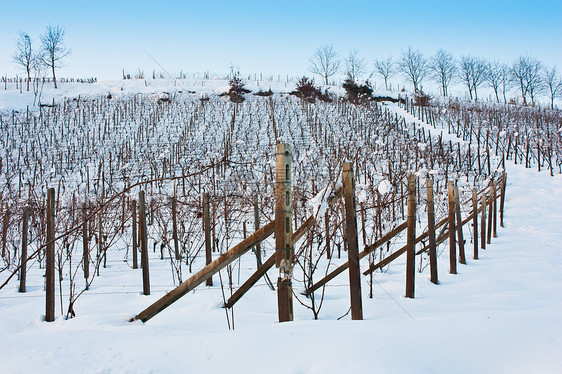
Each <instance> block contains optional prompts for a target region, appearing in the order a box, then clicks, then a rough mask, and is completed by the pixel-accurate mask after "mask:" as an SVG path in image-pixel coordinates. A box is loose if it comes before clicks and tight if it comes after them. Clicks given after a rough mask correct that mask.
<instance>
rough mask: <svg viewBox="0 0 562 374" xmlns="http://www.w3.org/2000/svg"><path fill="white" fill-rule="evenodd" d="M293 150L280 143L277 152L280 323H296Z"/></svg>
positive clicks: (277, 257)
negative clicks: (292, 188) (294, 313)
mask: <svg viewBox="0 0 562 374" xmlns="http://www.w3.org/2000/svg"><path fill="white" fill-rule="evenodd" d="M291 164H292V154H291V147H290V146H289V145H288V144H277V146H276V150H275V172H276V183H275V251H276V258H275V266H276V267H278V268H279V278H278V280H277V306H278V312H279V322H286V321H292V320H293V286H292V282H291V280H292V276H293V255H294V254H293V243H292V235H293V228H292V223H291V222H292V219H291V218H292V213H291V211H292V209H291V208H292V206H293V203H292V200H293V199H292V196H291Z"/></svg>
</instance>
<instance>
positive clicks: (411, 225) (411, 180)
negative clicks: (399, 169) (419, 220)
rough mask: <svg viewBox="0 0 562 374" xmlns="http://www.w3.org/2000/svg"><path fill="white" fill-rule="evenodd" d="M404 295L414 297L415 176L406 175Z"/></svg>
mask: <svg viewBox="0 0 562 374" xmlns="http://www.w3.org/2000/svg"><path fill="white" fill-rule="evenodd" d="M406 237H407V244H406V246H407V249H406V297H408V298H411V299H413V298H414V286H415V274H416V244H415V241H416V176H415V175H414V174H410V175H409V176H408V228H407V231H406Z"/></svg>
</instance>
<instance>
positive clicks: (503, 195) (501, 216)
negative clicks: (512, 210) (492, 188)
mask: <svg viewBox="0 0 562 374" xmlns="http://www.w3.org/2000/svg"><path fill="white" fill-rule="evenodd" d="M506 183H507V174H506V172H505V171H504V172H503V173H502V184H501V195H500V226H501V227H504V226H503V204H504V202H505V184H506Z"/></svg>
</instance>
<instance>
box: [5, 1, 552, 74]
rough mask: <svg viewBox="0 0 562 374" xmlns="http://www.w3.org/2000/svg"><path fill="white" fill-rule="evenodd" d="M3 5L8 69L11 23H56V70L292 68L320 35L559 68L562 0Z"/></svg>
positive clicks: (370, 50) (391, 49) (373, 54)
mask: <svg viewBox="0 0 562 374" xmlns="http://www.w3.org/2000/svg"><path fill="white" fill-rule="evenodd" d="M0 14H2V18H1V21H0V35H1V39H0V74H2V75H4V74H8V75H12V76H13V75H15V74H16V72H17V70H16V65H15V64H14V63H12V62H11V61H12V57H11V56H12V54H13V52H14V40H15V39H16V37H17V33H18V31H19V30H22V31H25V32H27V33H28V34H29V35H30V36H31V37H32V40H33V42H34V45H35V46H36V47H38V46H39V35H40V34H41V33H43V32H44V29H45V27H46V25H49V24H50V25H61V26H63V27H64V28H65V30H66V43H67V45H68V46H69V47H70V48H71V49H72V54H71V55H70V56H68V57H67V58H66V59H65V62H64V63H65V66H64V67H63V68H62V69H60V76H65V77H92V76H95V77H98V78H99V79H119V78H121V71H122V69H125V70H127V71H129V72H131V73H133V72H134V71H136V70H137V69H138V68H140V69H142V70H144V71H145V72H146V73H147V74H148V75H150V74H151V72H152V70H154V69H156V70H157V71H160V70H161V68H160V67H158V65H157V64H156V63H155V62H154V61H153V60H152V59H151V58H150V57H149V56H148V54H150V55H152V56H153V57H154V59H155V60H157V61H158V62H159V63H160V64H161V65H162V66H163V67H164V68H165V69H166V70H167V71H169V72H170V73H174V74H176V73H178V72H179V71H180V70H182V71H184V72H204V71H211V72H216V73H219V74H223V73H226V72H228V67H229V66H230V65H231V64H234V65H236V66H238V67H239V68H240V70H241V71H242V73H245V74H246V73H248V74H249V73H260V72H263V73H264V74H268V75H269V74H275V75H277V74H281V75H285V74H290V75H301V74H308V73H307V66H308V59H309V57H310V55H311V54H312V53H313V52H314V50H315V49H316V48H318V47H319V46H320V45H323V44H333V45H334V47H335V48H336V49H337V50H338V51H339V52H340V54H341V55H346V54H347V53H348V51H349V50H351V49H354V48H356V49H357V50H358V51H359V54H360V55H361V56H362V57H364V58H365V59H366V61H367V62H368V67H369V69H372V66H373V65H372V61H373V60H374V59H375V58H378V57H387V56H394V57H398V56H400V52H401V50H403V49H406V48H408V46H409V45H411V46H412V47H413V48H416V49H419V50H420V51H422V52H423V53H424V54H427V55H430V54H433V53H435V51H436V50H437V49H439V48H444V49H446V50H448V51H450V52H451V53H452V54H453V55H454V56H455V57H460V56H461V55H476V56H481V57H486V58H497V59H500V60H503V61H506V62H511V61H512V60H513V59H514V58H516V57H517V56H519V55H520V54H530V55H532V56H534V57H536V58H538V59H540V60H542V61H543V62H544V63H545V64H547V65H556V66H558V68H559V69H562V0H553V1H540V0H535V1H532V0H529V1H517V0H510V1H504V0H501V1H499V0H498V1H480V0H464V1H454V0H449V1H431V0H425V1H422V0H417V1H408V0H400V1H391V0H386V1H375V0H371V1H353V0H340V1H306V0H301V1H291V0H289V1H287V0H285V1H282V0H278V1H266V0H261V1H259V0H256V1H235V0H231V1H228V0H221V1H218V0H217V1H212V0H209V1H165V0H160V1H140V0H135V1H122V0H112V1H105V0H101V1H99V0H98V1H95V0H91V1H87V2H83V1H80V0H73V1H56V0H44V1H26V0H0ZM147 53H148V54H147Z"/></svg>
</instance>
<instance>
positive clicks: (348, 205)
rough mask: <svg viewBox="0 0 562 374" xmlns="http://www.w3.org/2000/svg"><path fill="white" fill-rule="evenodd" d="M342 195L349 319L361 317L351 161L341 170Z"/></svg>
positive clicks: (344, 164) (355, 211)
mask: <svg viewBox="0 0 562 374" xmlns="http://www.w3.org/2000/svg"><path fill="white" fill-rule="evenodd" d="M342 185H343V194H344V195H343V196H344V204H345V226H346V230H345V232H346V240H347V256H348V262H349V294H350V299H351V319H352V320H361V319H363V305H362V302H361V269H360V266H359V249H358V243H357V242H358V240H357V208H356V201H355V178H354V175H353V163H351V162H344V163H343V171H342Z"/></svg>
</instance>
